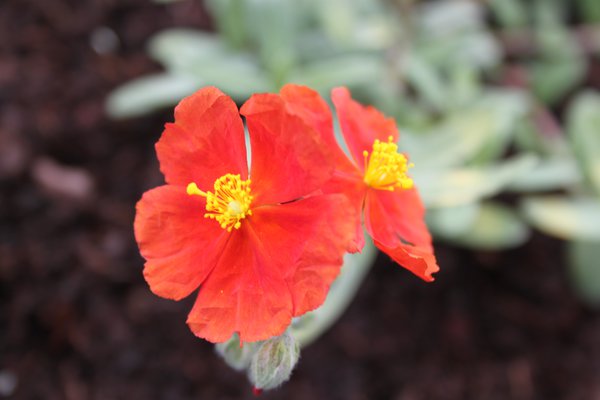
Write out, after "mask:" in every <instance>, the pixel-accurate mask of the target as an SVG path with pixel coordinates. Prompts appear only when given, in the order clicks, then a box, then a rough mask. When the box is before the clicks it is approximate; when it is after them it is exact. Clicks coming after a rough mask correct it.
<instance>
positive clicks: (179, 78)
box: [106, 73, 204, 118]
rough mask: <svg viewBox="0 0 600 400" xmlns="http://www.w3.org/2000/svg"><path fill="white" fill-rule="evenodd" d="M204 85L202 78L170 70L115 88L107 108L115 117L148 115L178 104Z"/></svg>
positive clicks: (109, 97)
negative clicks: (177, 73)
mask: <svg viewBox="0 0 600 400" xmlns="http://www.w3.org/2000/svg"><path fill="white" fill-rule="evenodd" d="M202 86H204V83H203V82H202V80H200V79H198V78H195V77H189V76H185V75H175V74H168V73H166V74H156V75H148V76H145V77H141V78H137V79H134V80H132V81H129V82H127V83H126V84H124V85H122V86H120V87H118V88H117V89H115V90H113V91H112V92H111V93H110V95H109V96H108V98H107V100H106V111H107V113H108V115H109V116H110V117H112V118H126V117H134V116H139V115H143V114H147V113H149V112H151V111H154V110H156V109H159V108H162V107H167V106H171V105H173V104H176V103H177V102H179V100H181V99H182V98H183V97H185V96H188V95H190V94H192V93H193V92H194V91H196V90H198V89H199V88H200V87H202Z"/></svg>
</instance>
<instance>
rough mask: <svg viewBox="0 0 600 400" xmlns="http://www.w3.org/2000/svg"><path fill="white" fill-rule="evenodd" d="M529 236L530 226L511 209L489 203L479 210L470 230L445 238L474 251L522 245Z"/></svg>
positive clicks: (482, 205)
mask: <svg viewBox="0 0 600 400" xmlns="http://www.w3.org/2000/svg"><path fill="white" fill-rule="evenodd" d="M529 234H530V231H529V228H528V226H527V225H526V224H524V223H523V222H522V221H521V219H520V218H519V217H518V216H517V215H516V214H515V213H514V212H513V211H512V210H511V209H510V208H509V207H507V206H505V205H503V204H500V203H496V202H491V201H487V202H483V203H482V204H481V205H480V207H478V208H477V213H476V214H475V216H474V219H473V221H472V225H471V226H470V227H469V229H466V230H465V231H464V232H462V233H460V234H457V235H448V236H445V238H446V239H448V240H450V241H452V242H454V243H457V244H460V245H463V246H466V247H469V248H473V249H485V250H503V249H508V248H513V247H516V246H520V245H522V244H523V243H525V242H526V241H527V239H528V238H529ZM442 237H443V236H442Z"/></svg>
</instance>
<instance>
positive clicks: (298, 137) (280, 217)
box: [134, 88, 354, 342]
mask: <svg viewBox="0 0 600 400" xmlns="http://www.w3.org/2000/svg"><path fill="white" fill-rule="evenodd" d="M241 113H242V114H243V115H244V116H245V117H246V122H247V125H248V130H249V132H250V145H251V151H252V152H251V168H250V171H249V170H248V164H247V159H246V146H245V141H244V126H243V123H242V120H241V118H240V115H239V113H238V109H237V107H236V105H235V104H234V102H233V101H232V100H231V99H230V98H229V97H227V96H226V95H224V94H223V93H221V92H220V91H219V90H218V89H216V88H205V89H202V90H200V91H198V92H196V93H195V94H193V95H192V96H190V97H188V98H186V99H184V100H182V101H181V102H180V103H179V105H178V106H177V107H176V109H175V122H174V123H170V124H167V125H166V126H165V130H164V132H163V135H162V137H161V138H160V140H159V142H158V143H157V144H156V151H157V155H158V159H159V161H160V166H161V171H162V172H163V173H164V175H165V179H166V182H167V184H166V185H164V186H160V187H158V188H155V189H152V190H150V191H148V192H146V193H145V194H144V196H143V197H142V199H141V200H140V201H139V203H138V204H137V214H136V219H135V224H134V225H135V236H136V240H137V242H138V245H139V247H140V252H141V254H142V256H143V257H144V258H145V259H146V264H145V268H144V277H145V278H146V281H147V282H148V284H149V285H150V288H151V290H152V291H153V292H154V293H155V294H157V295H159V296H162V297H166V298H169V299H174V300H179V299H181V298H184V297H186V296H188V295H190V294H191V293H192V292H193V291H195V290H196V289H198V288H200V290H199V292H198V297H197V300H196V303H195V305H194V307H193V309H192V310H191V312H190V314H189V316H188V320H187V323H188V325H189V327H190V329H191V330H192V331H193V332H194V333H195V334H196V335H197V336H200V337H203V338H205V339H207V340H209V341H212V342H222V341H225V340H227V339H229V337H230V336H231V335H232V334H233V333H235V332H237V333H238V334H239V337H240V339H241V340H242V341H257V340H262V339H267V338H270V337H272V336H276V335H279V334H281V333H282V332H283V331H284V330H285V328H286V327H287V326H288V325H289V323H290V321H291V318H292V317H295V316H298V315H301V314H303V313H305V312H307V311H309V310H312V309H314V308H316V307H318V306H319V305H320V304H321V303H322V302H323V301H324V299H325V296H326V294H327V291H328V288H329V285H330V283H331V282H332V281H333V279H334V278H335V277H336V275H337V273H338V272H339V268H340V266H341V263H342V255H343V253H344V251H345V249H346V247H347V245H348V242H349V241H350V240H351V236H352V231H353V229H354V228H353V222H352V219H353V217H352V206H351V205H350V204H349V203H348V200H347V199H346V197H345V196H343V195H335V194H333V195H331V194H322V191H321V190H320V188H321V187H322V186H323V184H324V183H325V182H326V181H328V180H330V179H331V175H332V173H333V171H334V165H333V163H332V158H331V149H329V148H328V146H326V145H325V144H324V143H323V141H322V139H321V138H320V135H318V134H317V132H315V131H314V129H313V128H312V127H311V126H310V125H308V124H306V123H305V122H304V121H303V120H302V119H301V118H299V117H298V116H296V115H293V114H292V113H291V112H289V110H288V109H287V107H286V104H285V102H284V101H283V100H282V99H281V97H280V96H278V95H275V94H261V95H254V96H252V97H251V98H250V100H248V102H246V104H245V105H244V106H243V107H242V109H241ZM349 211H350V218H349V214H348V213H349Z"/></svg>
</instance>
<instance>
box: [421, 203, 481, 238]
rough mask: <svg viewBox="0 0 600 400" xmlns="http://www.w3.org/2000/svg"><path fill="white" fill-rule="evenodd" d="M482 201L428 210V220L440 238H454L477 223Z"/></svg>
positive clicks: (431, 228) (432, 229) (429, 225)
mask: <svg viewBox="0 0 600 400" xmlns="http://www.w3.org/2000/svg"><path fill="white" fill-rule="evenodd" d="M479 207H480V203H465V204H461V205H459V206H455V207H440V208H432V209H429V210H427V215H426V221H427V226H428V227H429V229H430V230H431V232H432V233H433V234H434V235H435V236H437V237H440V238H446V239H447V238H453V237H457V236H460V235H464V234H466V233H467V232H468V231H469V230H470V229H471V228H472V227H473V224H474V223H475V220H476V219H477V216H478V214H479Z"/></svg>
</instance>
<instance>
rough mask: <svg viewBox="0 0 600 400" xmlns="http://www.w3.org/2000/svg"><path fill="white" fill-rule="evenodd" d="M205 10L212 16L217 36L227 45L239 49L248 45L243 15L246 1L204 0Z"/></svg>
mask: <svg viewBox="0 0 600 400" xmlns="http://www.w3.org/2000/svg"><path fill="white" fill-rule="evenodd" d="M204 4H205V5H206V8H207V10H208V11H209V12H210V14H211V15H212V16H213V18H214V20H215V22H216V25H217V30H218V31H219V34H220V35H221V36H222V37H223V38H224V39H225V41H226V42H227V44H228V45H230V46H231V47H233V48H236V49H241V48H243V47H244V46H245V45H247V44H248V41H249V37H248V36H249V35H248V31H247V29H246V27H247V25H246V23H245V15H246V14H247V13H246V9H247V0H206V1H205V2H204Z"/></svg>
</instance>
